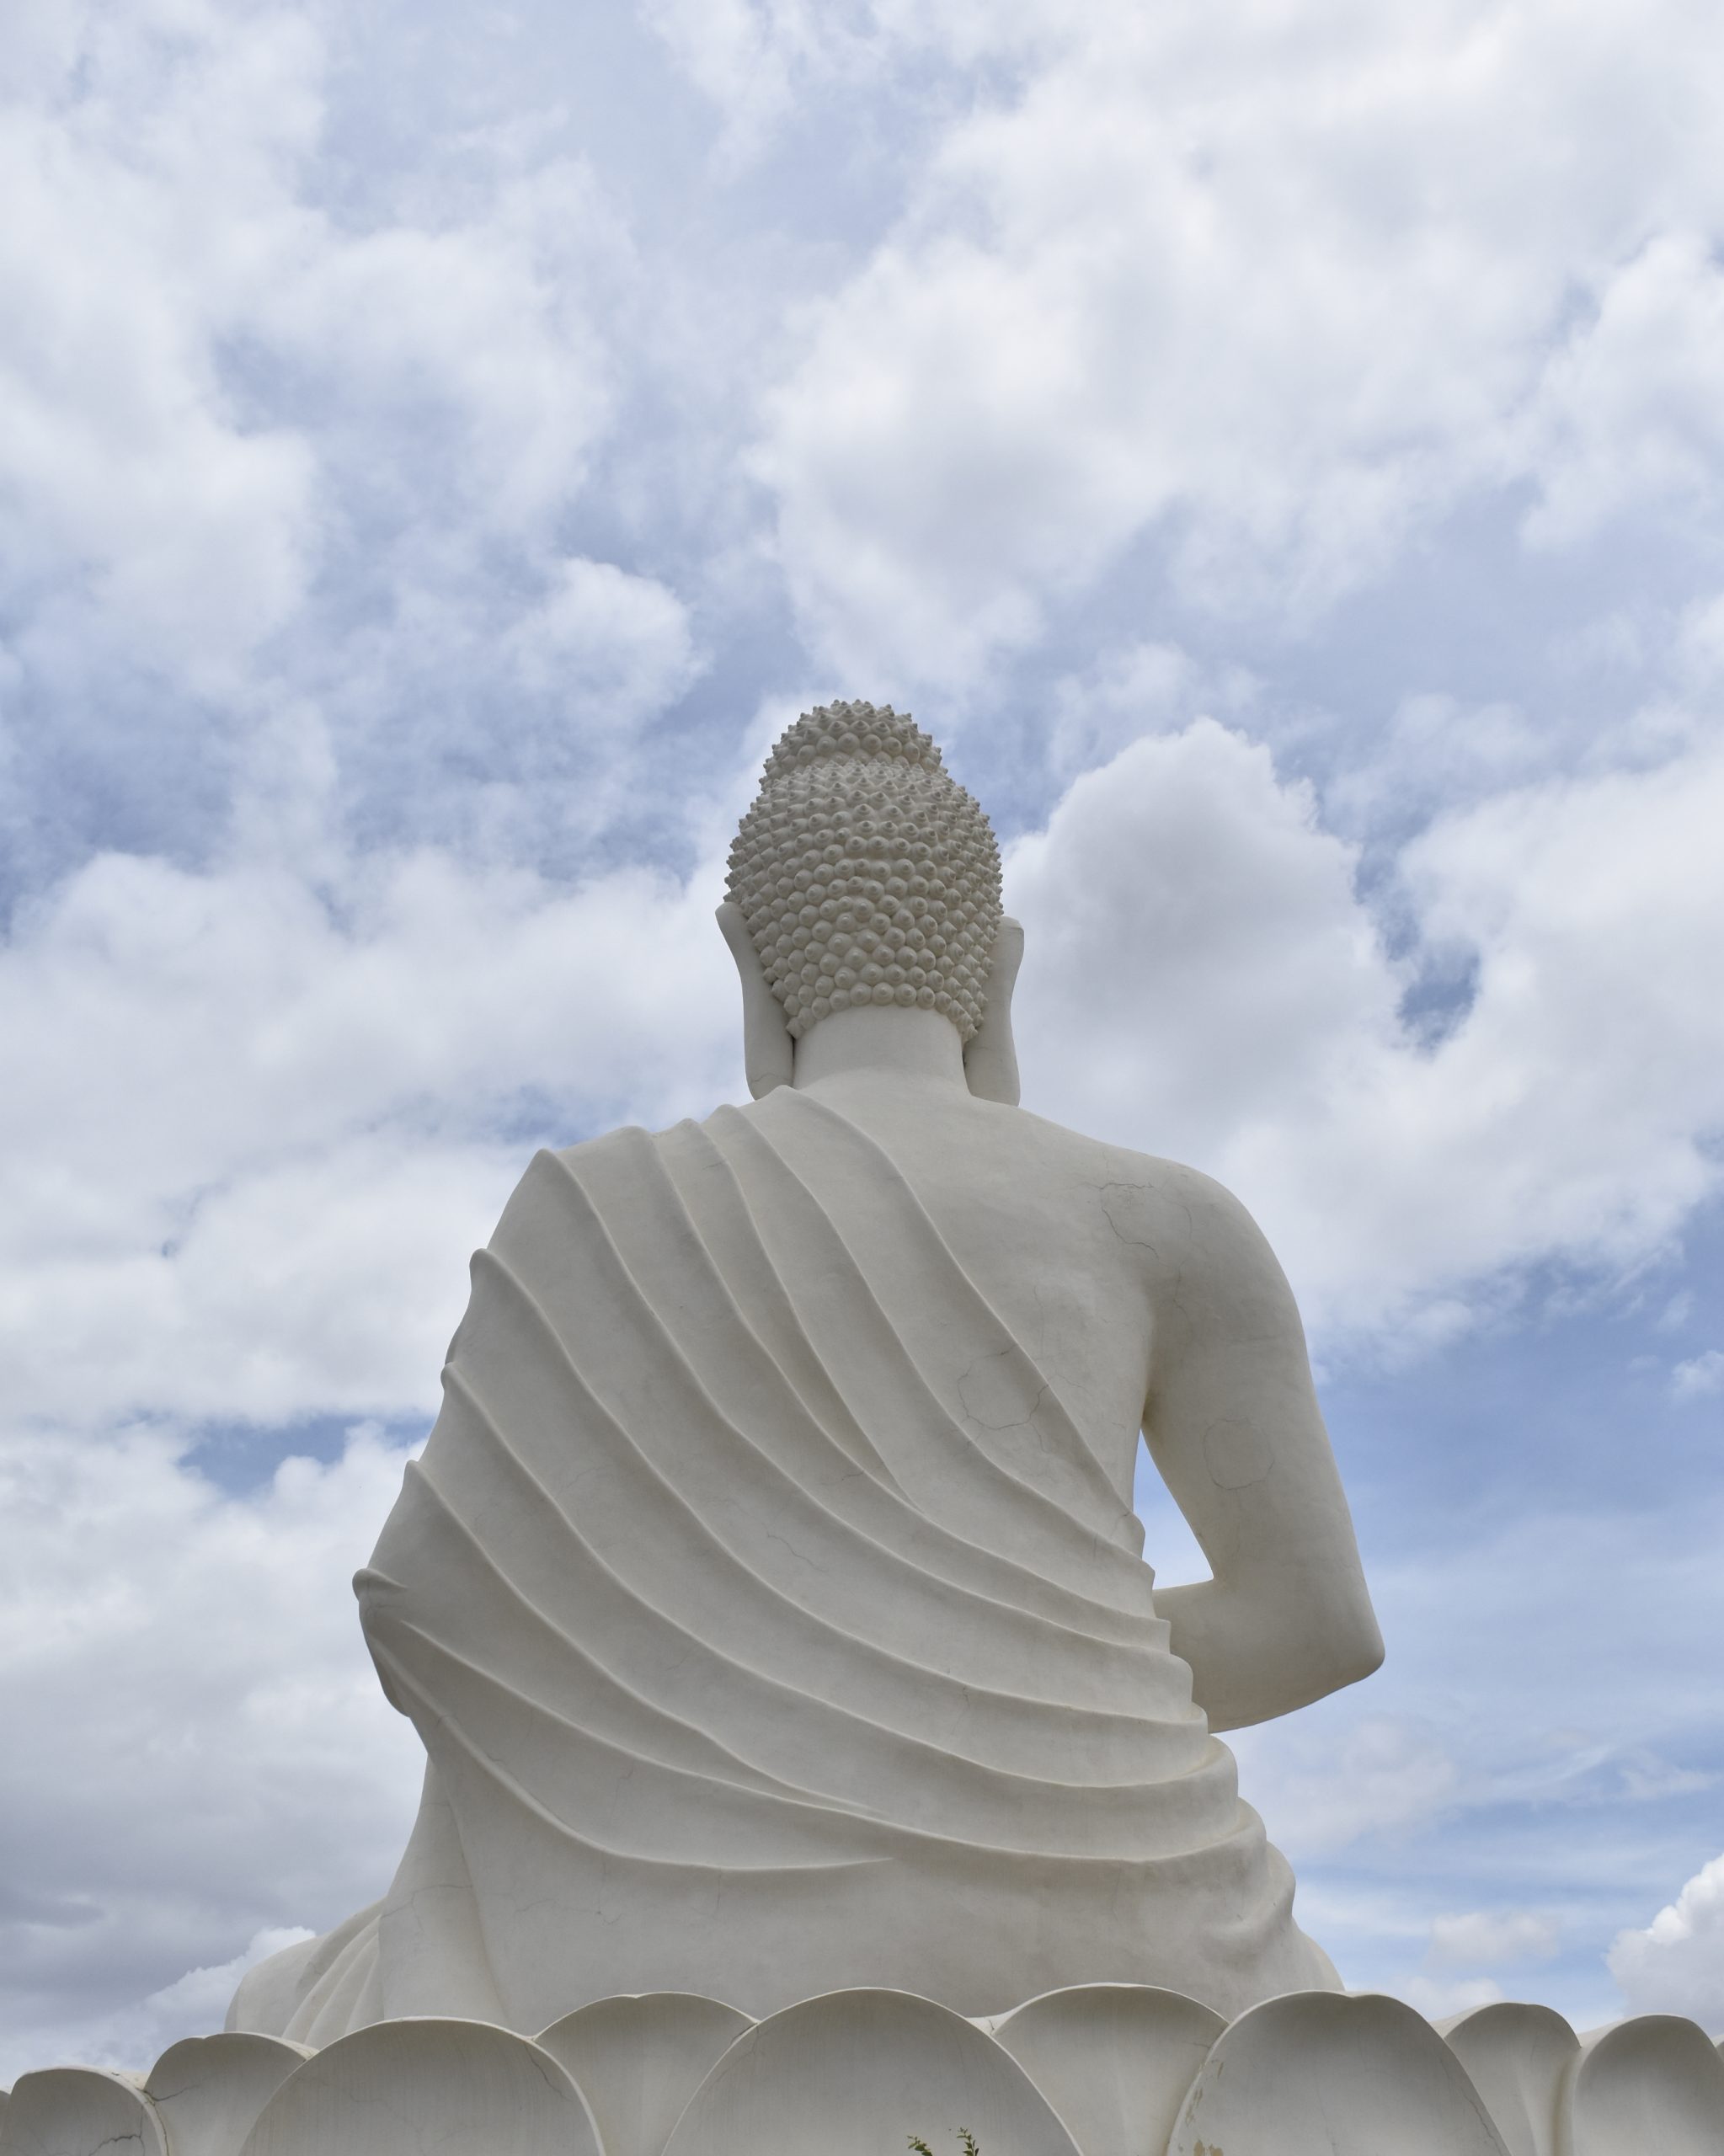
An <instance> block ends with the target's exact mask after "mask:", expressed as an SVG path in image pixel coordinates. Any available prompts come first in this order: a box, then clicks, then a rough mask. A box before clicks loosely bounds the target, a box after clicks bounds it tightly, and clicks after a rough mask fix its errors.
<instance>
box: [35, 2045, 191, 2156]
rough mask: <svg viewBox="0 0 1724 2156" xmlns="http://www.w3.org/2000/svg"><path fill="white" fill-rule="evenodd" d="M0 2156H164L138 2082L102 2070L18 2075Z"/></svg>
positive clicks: (163, 2145) (56, 2068)
mask: <svg viewBox="0 0 1724 2156" xmlns="http://www.w3.org/2000/svg"><path fill="white" fill-rule="evenodd" d="M0 2156H168V2142H167V2137H166V2136H165V2135H164V2134H163V2131H162V2124H161V2121H160V2120H159V2119H158V2118H157V2116H156V2110H155V2106H154V2105H152V2103H151V2101H150V2100H149V2098H148V2097H147V2096H146V2095H145V2094H144V2093H143V2091H142V2089H140V2088H139V2087H138V2085H137V2084H136V2082H135V2081H134V2080H132V2079H131V2078H130V2077H129V2076H128V2075H126V2074H123V2073H109V2072H107V2071H106V2070H105V2069H104V2068H100V2067H93V2066H51V2067H46V2068H43V2070H42V2071H41V2072H40V2073H21V2074H20V2075H19V2078H18V2079H17V2081H16V2082H15V2083H14V2084H13V2090H12V2095H11V2100H10V2101H9V2102H8V2104H7V2105H6V2106H5V2109H4V2111H0Z"/></svg>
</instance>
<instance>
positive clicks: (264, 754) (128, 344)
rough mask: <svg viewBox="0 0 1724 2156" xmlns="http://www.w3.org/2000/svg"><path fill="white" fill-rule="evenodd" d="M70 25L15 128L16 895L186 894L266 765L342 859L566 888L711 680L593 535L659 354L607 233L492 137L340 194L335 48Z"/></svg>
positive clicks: (563, 171) (205, 26) (8, 491)
mask: <svg viewBox="0 0 1724 2156" xmlns="http://www.w3.org/2000/svg"><path fill="white" fill-rule="evenodd" d="M35 63H36V64H35V72H34V74H32V72H31V70H30V69H29V68H28V67H26V68H25V69H24V71H23V72H24V80H23V82H22V83H15V84H14V86H13V94H12V97H11V99H10V101H9V102H8V104H7V107H6V112H7V125H6V127H5V129H4V130H0V135H3V138H4V144H5V147H3V148H0V180H3V182H4V184H5V189H6V194H7V198H8V203H9V205H11V211H12V214H10V215H9V216H8V221H7V230H6V234H5V236H4V237H3V238H0V280H4V283H5V286H6V288H7V290H8V296H9V300H10V304H9V305H8V307H7V309H6V310H5V315H4V321H3V324H0V390H3V392H4V395H3V398H0V403H3V406H4V409H5V411H6V413H7V414H8V419H7V421H6V423H5V424H0V493H3V494H4V495H5V498H6V499H7V501H8V509H7V510H6V512H5V515H6V523H5V526H4V536H5V537H6V539H7V542H8V545H7V548H6V552H7V556H8V563H9V564H10V567H9V568H8V572H7V575H6V578H5V579H3V580H0V603H3V605H4V607H5V610H6V619H7V622H8V629H7V632H6V640H5V643H4V644H3V645H0V680H5V681H6V683H7V686H8V691H9V693H8V720H7V722H6V723H5V725H4V727H3V728H0V766H4V765H5V764H7V763H9V765H10V766H11V771H10V776H12V777H13V778H14V779H15V780H16V782H17V792H16V795H15V797H14V802H15V803H23V802H24V801H26V800H27V801H28V802H29V809H28V811H27V812H26V811H25V810H24V809H23V808H22V807H21V806H19V805H11V806H9V809H8V817H9V821H10V824H11V828H12V830H13V838H14V844H15V864H14V867H13V873H14V875H16V874H19V873H22V874H23V875H24V876H25V877H26V878H28V880H29V882H30V883H40V882H41V881H43V880H45V878H48V877H50V876H51V875H53V874H55V873H59V872H61V871H63V870H64V869H65V868H67V867H70V866H72V865H75V864H76V863H77V862H78V861H80V860H82V859H83V858H84V857H86V855H87V853H88V851H89V849H90V847H91V846H92V843H96V844H99V843H101V842H102V841H103V840H104V839H105V840H106V841H108V842H109V843H110V844H114V845H117V846H127V847H132V848H136V849H137V850H141V851H152V850H158V849H159V850H164V851H171V852H173V853H174V854H176V855H178V856H179V857H188V856H189V857H195V858H196V857H205V856H206V855H207V854H208V852H209V851H210V849H211V846H214V845H217V844H219V843H220V841H221V840H222V837H223V836H224V835H226V831H227V823H228V818H229V816H230V814H231V812H232V805H233V799H234V797H235V795H236V794H238V795H240V796H242V797H243V796H245V795H246V794H247V793H248V792H254V791H258V790H261V791H262V792H264V794H265V795H266V796H267V795H269V794H270V792H272V790H273V787H274V785H275V782H278V781H279V778H280V769H279V760H278V759H277V749H278V745H279V743H280V739H281V736H282V734H283V733H284V732H285V731H294V732H297V733H298V734H300V735H302V737H307V738H309V737H312V736H314V737H315V739H316V743H317V755H318V758H319V759H320V760H321V761H322V762H323V765H324V766H325V769H324V771H323V775H322V778H321V782H320V783H321V791H322V796H323V815H324V821H325V823H326V824H334V825H338V826H339V824H340V823H342V822H343V821H345V820H348V819H351V821H352V822H353V823H354V824H355V825H357V826H358V827H359V828H361V829H363V830H366V832H367V834H368V835H376V833H378V832H379V831H380V830H388V831H390V832H391V833H392V835H397V836H400V835H403V833H405V834H407V835H419V836H434V837H436V838H440V839H445V840H447V839H451V837H452V838H455V839H456V840H457V841H459V842H460V843H462V844H464V845H471V844H473V843H475V842H477V843H478V845H479V846H481V847H482V848H488V850H489V851H492V852H493V853H497V852H499V851H501V852H505V853H507V854H509V856H510V857H512V858H517V859H519V858H537V857H545V856H547V855H549V854H557V853H558V852H559V841H560V854H561V857H563V858H566V857H567V854H568V825H569V822H570V819H571V816H573V817H574V821H575V822H576V823H579V816H578V814H574V808H575V803H576V802H577V801H578V798H579V782H580V781H581V779H582V777H583V776H584V773H586V772H587V771H589V770H590V766H591V764H592V761H593V752H594V749H595V745H601V746H602V749H603V751H604V753H605V754H606V755H611V756H614V755H616V751H617V748H618V744H619V741H620V740H622V739H624V738H625V737H626V736H627V734H628V732H629V730H630V729H632V728H638V727H640V726H641V725H643V724H644V723H646V722H648V721H649V720H650V719H652V718H654V717H655V716H657V714H658V713H659V712H660V711H661V710H662V709H663V708H664V707H665V706H666V705H667V704H670V703H672V702H675V700H676V699H677V698H678V697H680V696H681V695H682V694H683V693H684V691H686V688H687V687H688V686H689V684H690V683H691V680H692V679H693V678H694V675H695V672H696V670H697V666H696V660H695V657H694V653H693V648H692V644H691V637H690V632H689V627H688V620H687V614H686V606H685V604H684V602H683V601H682V600H681V598H679V597H678V596H677V595H675V593H674V592H673V591H672V590H670V587H669V585H668V584H667V583H666V582H665V579H664V577H663V576H662V575H660V576H654V575H650V574H642V573H640V572H638V570H636V569H635V568H632V567H631V566H629V565H627V563H625V562H623V561H622V560H618V559H613V558H608V557H609V554H610V553H611V552H615V553H617V554H622V553H623V552H626V551H627V548H628V547H629V546H630V543H631V540H630V535H629V533H628V531H626V530H624V529H622V528H621V527H620V526H619V523H618V520H617V519H616V517H615V516H614V515H609V513H608V511H607V514H606V519H603V520H601V521H606V524H607V528H606V531H605V533H604V535H603V536H604V539H605V541H606V544H605V545H600V544H598V543H596V542H595V540H593V539H592V538H591V537H590V536H587V535H584V534H583V532H582V531H581V529H580V526H579V517H580V513H581V511H582V510H583V508H584V505H585V504H586V501H587V496H588V492H589V488H590V480H591V476H592V472H593V466H594V460H595V456H597V455H598V453H599V452H600V448H601V446H602V445H604V444H605V443H606V442H607V441H610V440H612V439H613V437H614V435H615V432H616V420H617V414H618V410H619V400H620V399H622V398H623V397H624V396H625V393H626V392H625V390H624V388H623V387H622V386H621V385H620V376H619V366H618V359H617V353H616V341H617V338H618V335H619V333H620V332H621V330H622V326H623V325H624V324H625V323H631V322H632V323H633V324H634V326H635V328H636V330H637V333H638V334H637V335H636V339H635V342H636V347H637V350H636V371H637V372H640V371H643V359H644V355H645V353H646V351H647V349H648V348H649V347H650V346H651V344H653V341H654V336H653V332H652V331H651V329H650V328H649V327H646V326H643V324H642V323H641V321H640V318H639V312H638V306H637V302H638V298H639V296H640V293H641V291H642V286H641V281H640V275H639V268H638V264H637V262H636V260H635V258H634V256H633V253H632V248H631V246H630V243H629V240H628V237H627V232H626V231H625V230H624V228H623V226H622V221H620V219H619V217H618V216H617V215H616V211H615V209H614V207H613V206H612V205H611V203H610V202H609V201H608V200H607V199H606V197H605V195H604V194H603V192H602V190H601V189H600V187H599V186H598V184H597V183H596V182H595V179H594V178H593V175H592V173H591V172H590V168H588V167H587V166H586V165H585V164H584V163H583V161H582V160H581V159H580V158H579V157H578V156H576V155H574V154H571V153H568V152H565V151H563V150H562V149H560V148H559V147H557V146H556V145H555V144H554V143H551V144H547V143H545V142H544V141H541V140H539V139H538V138H537V137H536V136H535V133H534V131H532V130H531V129H528V130H526V131H525V132H523V131H522V129H521V128H520V126H519V125H513V126H511V125H504V124H501V123H499V124H498V125H494V126H489V127H487V126H483V125H478V126H474V127H471V128H469V129H467V130H466V131H464V132H463V133H462V135H461V136H460V139H459V141H458V143H451V144H447V145H444V146H441V147H439V146H437V145H434V144H430V145H426V146H424V148H423V150H422V153H421V155H420V157H419V161H418V162H417V163H414V164H413V165H411V166H410V167H409V168H398V169H397V170H395V171H394V172H393V173H392V174H391V175H390V177H389V178H388V179H387V181H385V180H384V179H383V177H382V175H381V174H380V173H376V172H372V171H365V172H360V171H359V170H356V169H355V170H351V171H350V172H349V173H348V175H347V177H348V183H349V184H347V185H346V186H345V187H343V186H342V185H341V184H339V177H338V175H339V172H340V170H341V169H342V168H341V165H340V160H339V158H332V144H331V130H332V127H333V126H334V124H335V123H334V115H333V113H332V100H334V99H336V98H337V96H338V94H339V93H345V92H346V91H347V90H348V88H350V84H349V83H348V80H347V77H345V75H344V47H343V46H342V45H341V42H340V40H339V39H334V38H332V36H331V35H330V34H329V30H328V24H327V23H326V22H325V20H324V19H323V15H322V14H321V13H319V11H317V10H314V9H308V8H302V7H298V6H293V5H289V4H277V3H272V0H258V4H251V5H248V6H246V7H243V8H227V9H222V8H209V7H206V6H205V5H203V4H201V0H191V4H180V3H179V0H173V4H168V0H159V4H158V0H146V4H144V5H142V6H141V7H139V8H133V9H130V10H127V11H126V12H125V14H124V15H123V16H116V15H114V14H113V13H111V12H110V13H107V14H104V13H102V12H101V11H80V10H67V24H66V27H65V29H64V30H63V32H62V34H61V35H59V36H58V37H57V38H50V37H46V36H45V37H43V38H42V39H40V40H38V44H37V47H36V49H35ZM658 454H659V451H657V450H656V449H654V451H650V452H649V456H648V459H647V461H648V462H651V461H652V458H653V457H654V456H657V455H658ZM658 483H659V484H661V485H662V484H663V483H664V482H663V481H662V479H661V480H659V482H658ZM643 485H644V482H643V483H642V484H641V485H637V487H636V488H635V492H636V494H637V496H640V494H642V491H643ZM499 652H500V653H501V654H504V655H505V664H504V666H503V667H502V668H501V669H500V670H499V664H498V654H499ZM511 789H512V792H511ZM553 796H554V797H555V798H551V797H553ZM591 820H592V819H591V817H590V814H589V817H588V819H587V821H588V825H589V826H590V823H591Z"/></svg>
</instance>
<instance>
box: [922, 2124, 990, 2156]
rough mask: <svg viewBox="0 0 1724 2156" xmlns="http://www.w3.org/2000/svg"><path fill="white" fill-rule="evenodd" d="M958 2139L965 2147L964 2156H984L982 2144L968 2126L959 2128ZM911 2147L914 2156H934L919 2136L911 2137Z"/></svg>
mask: <svg viewBox="0 0 1724 2156" xmlns="http://www.w3.org/2000/svg"><path fill="white" fill-rule="evenodd" d="M958 2141H959V2143H961V2144H962V2146H963V2156H982V2151H981V2144H980V2143H979V2142H978V2141H977V2139H976V2137H975V2136H974V2134H973V2133H972V2132H970V2130H969V2127H967V2126H961V2127H959V2128H958ZM910 2148H911V2150H912V2152H913V2156H934V2152H933V2150H932V2149H931V2148H929V2146H928V2144H927V2143H926V2141H924V2140H922V2139H921V2137H920V2136H919V2135H917V2134H914V2133H913V2134H911V2135H910Z"/></svg>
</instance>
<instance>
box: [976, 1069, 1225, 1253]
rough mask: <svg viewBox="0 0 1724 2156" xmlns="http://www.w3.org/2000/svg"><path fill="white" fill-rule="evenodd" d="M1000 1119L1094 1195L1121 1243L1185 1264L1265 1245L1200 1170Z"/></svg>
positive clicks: (1036, 1120)
mask: <svg viewBox="0 0 1724 2156" xmlns="http://www.w3.org/2000/svg"><path fill="white" fill-rule="evenodd" d="M1000 1113H1004V1114H1007V1115H1010V1116H1011V1117H1012V1118H1014V1120H1015V1122H1016V1123H1017V1126H1018V1129H1019V1130H1020V1132H1021V1133H1022V1135H1023V1136H1024V1137H1026V1138H1028V1139H1029V1140H1030V1142H1031V1144H1032V1145H1033V1147H1034V1149H1035V1150H1036V1151H1037V1152H1038V1153H1039V1154H1041V1155H1042V1156H1043V1158H1044V1159H1045V1160H1047V1161H1049V1163H1050V1165H1053V1166H1055V1167H1056V1168H1057V1169H1058V1171H1059V1172H1061V1173H1062V1174H1064V1175H1066V1176H1070V1177H1074V1178H1075V1179H1077V1180H1078V1181H1079V1182H1081V1184H1082V1185H1083V1186H1085V1187H1087V1188H1088V1189H1090V1190H1092V1191H1093V1192H1094V1193H1095V1196H1096V1198H1097V1202H1098V1203H1099V1204H1100V1206H1101V1209H1102V1212H1103V1214H1105V1215H1106V1217H1107V1219H1108V1222H1109V1224H1110V1225H1111V1227H1112V1228H1113V1232H1114V1233H1115V1234H1116V1235H1118V1236H1119V1237H1120V1239H1121V1240H1122V1241H1125V1242H1128V1243H1133V1244H1137V1245H1140V1246H1142V1247H1143V1248H1144V1249H1145V1251H1153V1252H1154V1253H1156V1255H1157V1256H1158V1257H1161V1258H1162V1259H1163V1260H1167V1259H1173V1260H1176V1261H1177V1262H1178V1263H1179V1264H1181V1265H1182V1266H1183V1265H1184V1264H1185V1263H1187V1262H1190V1260H1191V1259H1192V1258H1193V1257H1194V1256H1195V1255H1196V1254H1197V1253H1198V1252H1199V1251H1216V1250H1218V1249H1219V1250H1227V1249H1233V1250H1237V1249H1238V1248H1240V1247H1241V1246H1242V1245H1245V1244H1259V1243H1261V1242H1262V1234H1261V1231H1260V1230H1259V1229H1258V1228H1257V1224H1256V1222H1255V1221H1254V1220H1253V1219H1252V1216H1251V1214H1249V1213H1248V1212H1247V1211H1246V1208H1245V1206H1244V1205H1243V1204H1242V1203H1241V1202H1240V1200H1239V1199H1238V1198H1236V1197H1235V1196H1234V1194H1233V1193H1232V1192H1231V1191H1230V1190H1229V1189H1228V1188H1227V1187H1226V1185H1225V1183H1220V1182H1217V1181H1216V1180H1215V1178H1214V1177H1213V1176H1210V1175H1206V1174H1205V1173H1204V1171H1203V1170H1202V1169H1201V1168H1193V1167H1191V1166H1188V1165H1187V1164H1186V1163H1185V1162H1184V1161H1173V1160H1168V1159H1166V1158H1165V1157H1164V1156H1162V1155H1160V1154H1156V1153H1140V1152H1137V1151H1134V1150H1133V1149H1132V1148H1131V1147H1129V1146H1125V1145H1116V1144H1113V1143H1112V1142H1110V1141H1109V1140H1108V1139H1102V1138H1092V1137H1091V1136H1089V1135H1087V1134H1086V1133H1085V1132H1082V1131H1079V1130H1072V1129H1068V1128H1067V1127H1066V1126H1065V1124H1064V1123H1052V1122H1050V1121H1049V1119H1048V1118H1046V1117H1044V1116H1038V1115H1033V1114H1032V1113H1029V1112H1028V1111H1027V1110H1026V1109H1022V1108H1016V1109H1008V1110H1003V1111H1000Z"/></svg>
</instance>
